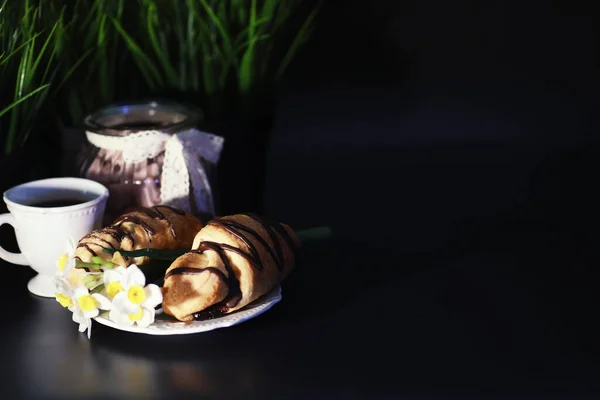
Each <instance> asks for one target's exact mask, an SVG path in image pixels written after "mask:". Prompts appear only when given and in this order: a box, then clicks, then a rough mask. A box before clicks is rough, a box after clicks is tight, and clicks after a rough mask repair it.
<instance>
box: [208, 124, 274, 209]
mask: <svg viewBox="0 0 600 400" xmlns="http://www.w3.org/2000/svg"><path fill="white" fill-rule="evenodd" d="M272 127H273V116H272V115H268V116H266V117H263V118H260V119H255V120H252V121H231V120H229V121H225V122H221V123H217V124H209V125H207V126H204V127H202V128H203V129H205V130H206V131H207V132H210V133H214V134H216V135H219V136H223V137H224V138H225V144H224V147H223V151H222V153H221V159H220V161H219V164H218V167H217V188H216V190H215V192H216V194H215V197H216V201H215V203H216V204H217V206H218V207H217V214H218V215H228V214H235V213H240V212H253V213H258V214H260V213H262V212H263V207H264V204H263V196H264V189H265V177H266V171H265V169H266V157H267V151H268V146H269V139H270V136H271V130H272Z"/></svg>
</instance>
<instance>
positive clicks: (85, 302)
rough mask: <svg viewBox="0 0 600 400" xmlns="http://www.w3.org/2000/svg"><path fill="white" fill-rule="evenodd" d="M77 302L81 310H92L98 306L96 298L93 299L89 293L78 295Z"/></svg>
mask: <svg viewBox="0 0 600 400" xmlns="http://www.w3.org/2000/svg"><path fill="white" fill-rule="evenodd" d="M77 304H79V308H81V310H82V311H92V310H94V309H96V308H98V303H97V301H96V299H94V298H93V297H92V296H90V295H83V296H80V297H79V298H78V299H77Z"/></svg>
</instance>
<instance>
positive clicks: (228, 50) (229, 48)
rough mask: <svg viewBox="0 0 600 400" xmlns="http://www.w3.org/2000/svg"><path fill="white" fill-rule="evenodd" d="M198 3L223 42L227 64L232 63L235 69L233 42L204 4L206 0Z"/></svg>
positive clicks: (236, 65) (209, 8)
mask: <svg viewBox="0 0 600 400" xmlns="http://www.w3.org/2000/svg"><path fill="white" fill-rule="evenodd" d="M199 1H200V4H201V5H202V7H203V8H204V11H206V13H207V14H208V16H209V18H210V20H211V21H212V22H213V24H214V25H215V28H216V29H217V31H218V32H219V35H220V36H221V40H222V41H223V49H224V50H225V56H226V57H227V59H228V62H230V63H233V64H234V66H235V67H236V68H237V67H238V62H237V59H236V58H235V54H234V49H233V42H232V41H231V37H230V36H229V33H228V32H227V31H226V30H225V28H224V27H223V24H221V21H220V20H219V17H217V15H216V14H215V13H214V11H213V9H212V8H211V7H210V6H209V5H208V4H207V3H206V0H199Z"/></svg>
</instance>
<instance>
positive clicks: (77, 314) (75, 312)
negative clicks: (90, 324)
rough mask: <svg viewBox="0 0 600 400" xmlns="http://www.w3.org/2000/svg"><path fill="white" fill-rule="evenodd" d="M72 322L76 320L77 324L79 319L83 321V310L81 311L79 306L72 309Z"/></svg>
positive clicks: (79, 321)
mask: <svg viewBox="0 0 600 400" xmlns="http://www.w3.org/2000/svg"><path fill="white" fill-rule="evenodd" d="M72 318H73V322H77V323H78V324H80V323H81V321H83V311H81V310H80V309H79V308H75V309H74V310H73V315H72Z"/></svg>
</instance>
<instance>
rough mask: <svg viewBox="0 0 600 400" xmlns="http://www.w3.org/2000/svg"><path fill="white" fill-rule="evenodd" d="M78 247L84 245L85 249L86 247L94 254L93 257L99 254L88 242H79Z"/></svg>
mask: <svg viewBox="0 0 600 400" xmlns="http://www.w3.org/2000/svg"><path fill="white" fill-rule="evenodd" d="M77 247H83V248H84V249H86V250H87V251H89V252H90V254H91V255H92V257H96V256H97V255H98V254H96V252H95V251H94V250H93V249H92V248H91V247H90V246H89V245H88V244H87V243H79V244H78V245H77Z"/></svg>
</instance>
